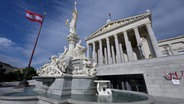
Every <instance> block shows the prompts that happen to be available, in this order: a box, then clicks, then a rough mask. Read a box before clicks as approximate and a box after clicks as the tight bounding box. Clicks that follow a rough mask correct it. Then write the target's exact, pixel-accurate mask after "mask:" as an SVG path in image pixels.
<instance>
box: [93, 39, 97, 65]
mask: <svg viewBox="0 0 184 104" xmlns="http://www.w3.org/2000/svg"><path fill="white" fill-rule="evenodd" d="M93 60H94V61H95V62H97V60H96V52H95V42H93Z"/></svg>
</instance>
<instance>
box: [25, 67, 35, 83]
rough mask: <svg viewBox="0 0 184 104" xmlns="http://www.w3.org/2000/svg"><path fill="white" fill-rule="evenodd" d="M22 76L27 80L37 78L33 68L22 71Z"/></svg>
mask: <svg viewBox="0 0 184 104" xmlns="http://www.w3.org/2000/svg"><path fill="white" fill-rule="evenodd" d="M23 76H25V78H26V79H27V80H30V79H32V77H33V76H38V75H37V73H36V70H35V69H34V68H33V67H30V68H29V69H28V68H27V67H26V68H25V69H23Z"/></svg>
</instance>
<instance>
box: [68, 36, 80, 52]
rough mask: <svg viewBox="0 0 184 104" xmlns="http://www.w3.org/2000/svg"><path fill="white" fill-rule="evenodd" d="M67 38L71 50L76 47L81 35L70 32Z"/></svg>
mask: <svg viewBox="0 0 184 104" xmlns="http://www.w3.org/2000/svg"><path fill="white" fill-rule="evenodd" d="M67 38H68V44H69V51H70V50H72V49H74V48H75V45H76V43H77V42H78V41H79V36H78V35H77V34H76V33H70V34H69V35H68V36H67Z"/></svg>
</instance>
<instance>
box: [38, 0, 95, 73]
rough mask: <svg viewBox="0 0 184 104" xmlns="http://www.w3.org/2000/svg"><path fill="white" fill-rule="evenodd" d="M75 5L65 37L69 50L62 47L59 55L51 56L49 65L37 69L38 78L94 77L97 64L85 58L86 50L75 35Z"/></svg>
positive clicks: (76, 14) (76, 13)
mask: <svg viewBox="0 0 184 104" xmlns="http://www.w3.org/2000/svg"><path fill="white" fill-rule="evenodd" d="M76 4H77V3H76V2H75V7H74V10H73V14H72V20H71V22H70V25H69V32H70V33H69V35H68V36H67V37H68V43H69V48H67V47H66V46H64V51H63V53H61V54H59V56H58V57H57V56H55V55H53V56H52V57H51V62H50V63H46V64H45V65H43V66H42V67H41V68H39V70H38V75H39V76H64V75H68V74H69V75H73V76H81V75H82V76H95V75H96V69H97V64H96V63H94V62H91V61H89V60H88V59H87V58H86V56H85V53H86V50H87V48H85V47H83V46H82V45H81V40H80V41H79V42H78V40H79V37H78V35H77V34H76V22H77V18H78V12H77V8H76ZM68 22H69V20H67V21H66V25H68ZM71 44H72V45H71ZM70 46H72V48H71V47H70ZM79 66H81V67H79Z"/></svg>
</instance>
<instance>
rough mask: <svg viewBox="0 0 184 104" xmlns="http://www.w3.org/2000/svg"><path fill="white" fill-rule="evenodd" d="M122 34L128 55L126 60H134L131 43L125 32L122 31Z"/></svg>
mask: <svg viewBox="0 0 184 104" xmlns="http://www.w3.org/2000/svg"><path fill="white" fill-rule="evenodd" d="M123 34H124V39H125V45H126V51H127V55H128V61H132V60H134V56H133V50H132V45H131V43H130V41H129V39H128V36H127V32H126V31H124V32H123Z"/></svg>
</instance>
